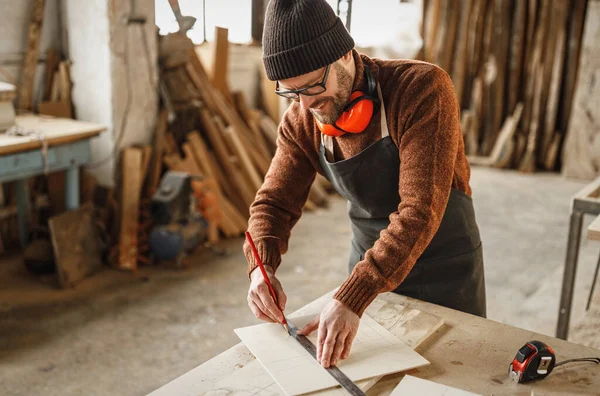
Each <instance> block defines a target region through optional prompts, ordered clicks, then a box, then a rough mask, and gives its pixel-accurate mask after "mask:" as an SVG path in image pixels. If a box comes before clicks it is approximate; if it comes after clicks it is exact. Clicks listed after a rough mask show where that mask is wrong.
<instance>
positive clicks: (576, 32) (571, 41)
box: [558, 0, 587, 135]
mask: <svg viewBox="0 0 600 396" xmlns="http://www.w3.org/2000/svg"><path fill="white" fill-rule="evenodd" d="M586 4H587V0H572V7H571V8H570V11H571V13H570V20H569V26H568V32H567V41H566V46H567V47H566V53H565V67H564V73H563V78H562V84H561V95H560V102H559V111H558V129H559V130H560V131H561V132H562V133H563V134H565V135H566V133H567V129H568V127H569V118H570V116H571V109H572V106H573V96H574V93H575V84H576V79H577V76H578V71H579V57H580V52H581V42H582V37H583V28H584V18H585V13H586V12H585V11H586Z"/></svg>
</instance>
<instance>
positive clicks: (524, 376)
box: [508, 341, 600, 384]
mask: <svg viewBox="0 0 600 396" xmlns="http://www.w3.org/2000/svg"><path fill="white" fill-rule="evenodd" d="M572 362H592V363H596V364H600V358H593V357H588V358H579V359H569V360H565V361H562V362H560V363H556V355H555V354H554V351H553V350H552V348H550V346H548V345H547V344H545V343H543V342H541V341H529V342H528V343H526V344H525V345H523V346H522V347H521V348H520V349H519V350H518V351H517V355H516V356H515V358H514V359H513V361H512V363H511V364H510V366H509V367H508V376H509V377H510V378H511V379H512V380H513V381H515V382H518V383H520V384H522V383H525V382H529V381H534V380H538V379H543V378H546V377H547V376H548V375H549V374H550V373H551V372H552V370H554V368H556V367H558V366H562V365H563V364H567V363H572Z"/></svg>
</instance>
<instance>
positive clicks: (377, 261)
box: [244, 0, 486, 367]
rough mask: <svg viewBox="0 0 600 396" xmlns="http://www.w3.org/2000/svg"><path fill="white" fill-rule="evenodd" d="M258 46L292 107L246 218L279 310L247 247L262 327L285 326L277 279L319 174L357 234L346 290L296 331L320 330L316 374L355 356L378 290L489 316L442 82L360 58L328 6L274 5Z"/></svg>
mask: <svg viewBox="0 0 600 396" xmlns="http://www.w3.org/2000/svg"><path fill="white" fill-rule="evenodd" d="M263 37H264V38H263V51H264V54H263V61H264V66H265V69H266V73H267V76H268V78H269V79H270V80H273V81H277V93H278V94H280V95H282V96H285V97H288V98H292V99H294V101H295V103H292V104H291V106H290V107H289V109H288V110H287V111H286V113H285V115H284V117H283V119H282V121H281V124H280V125H279V130H278V141H277V152H276V154H275V156H274V158H273V161H272V163H271V167H270V169H269V172H268V173H267V175H266V177H265V181H264V184H263V185H262V187H261V188H260V190H259V191H258V193H257V195H256V200H255V201H254V203H253V204H252V206H251V208H250V214H251V216H250V221H249V226H248V227H249V228H248V230H249V232H250V234H251V235H252V237H253V240H254V242H255V245H256V247H257V250H258V252H259V254H260V257H261V259H262V261H263V262H264V263H265V264H266V268H267V272H268V274H269V277H270V279H271V282H272V283H273V286H274V289H275V290H276V294H277V300H278V305H277V304H276V303H275V302H274V301H273V299H272V298H271V297H270V295H269V291H268V288H267V286H266V284H265V281H264V279H263V276H262V274H261V272H260V271H254V269H255V268H256V266H257V263H256V262H255V259H254V257H253V255H252V252H251V249H250V248H249V246H248V244H245V245H244V252H245V255H246V258H247V260H248V264H249V265H248V273H249V277H250V279H251V284H250V288H249V292H248V304H249V306H250V309H251V310H252V311H253V312H254V314H255V315H256V317H257V318H260V319H263V320H266V321H271V322H282V320H283V316H282V311H283V310H284V309H285V302H286V296H285V293H284V292H283V289H282V287H281V284H280V282H279V281H278V280H277V277H276V275H275V271H276V270H277V267H278V266H279V264H280V263H281V255H282V254H284V253H285V252H286V250H287V246H288V239H289V236H290V231H291V229H292V227H293V226H294V225H295V224H296V222H297V221H298V219H299V218H300V215H301V210H302V207H303V205H304V203H305V201H306V199H307V197H308V193H309V189H310V186H311V184H312V182H313V180H314V178H315V175H316V172H319V173H320V174H322V175H324V176H325V177H326V178H327V179H328V180H329V181H330V182H331V183H332V184H333V186H334V187H335V188H336V190H337V191H338V192H339V193H340V194H341V195H342V196H343V197H344V198H346V199H347V200H348V202H349V205H348V208H349V209H348V213H349V216H350V220H351V226H352V233H353V238H352V243H351V254H350V263H349V270H350V275H349V277H348V278H347V279H346V280H345V282H343V283H342V285H341V286H340V288H339V289H338V291H337V292H336V293H335V295H334V298H333V300H332V301H331V303H330V304H329V305H328V306H327V307H326V308H325V309H324V310H323V311H322V312H321V313H320V315H318V316H317V317H316V318H315V320H313V321H312V322H311V323H309V324H308V325H307V326H306V327H305V328H303V329H302V333H304V334H309V333H311V332H312V331H314V330H317V331H318V337H317V338H318V342H317V350H318V352H317V354H318V359H319V361H320V363H321V364H322V366H324V367H328V366H329V365H335V364H336V363H337V361H338V360H339V359H340V358H342V359H344V358H346V357H347V356H348V355H349V353H350V349H351V345H352V342H353V340H354V337H355V335H356V333H357V330H358V326H359V322H360V319H359V318H360V316H361V315H362V314H363V312H364V310H365V309H366V308H367V306H368V305H369V304H370V303H371V302H372V301H373V300H374V299H375V297H376V296H377V295H378V294H379V293H382V292H385V291H394V292H397V293H400V294H403V295H407V296H411V297H414V298H417V299H421V300H425V301H430V302H433V303H435V304H440V305H444V306H447V307H450V308H454V309H458V310H461V311H464V312H468V313H471V314H475V315H479V316H484V317H485V315H486V306H485V286H484V273H483V257H482V250H481V241H480V239H479V231H478V227H477V223H476V221H475V215H474V211H473V204H472V200H471V197H470V195H471V188H470V186H469V177H470V168H469V164H468V162H467V159H466V157H465V154H464V146H463V140H462V134H461V130H460V117H459V112H460V109H459V106H458V103H457V100H456V97H455V92H454V87H453V85H452V81H451V80H450V78H449V77H448V75H447V74H446V73H445V72H444V71H443V70H441V69H440V68H438V67H437V66H434V65H431V64H428V63H425V62H419V61H413V60H393V61H387V60H379V59H370V58H369V57H367V56H364V55H360V54H358V52H357V51H356V50H355V49H354V41H353V39H352V38H351V37H350V35H349V33H348V32H347V30H346V29H345V28H344V26H343V24H342V23H341V21H340V19H339V18H337V17H336V16H335V14H334V12H333V10H332V9H331V7H329V5H328V4H327V3H326V1H325V0H271V2H270V3H269V4H268V6H267V11H266V15H265V24H264V33H263ZM357 91H360V92H362V93H363V94H364V96H363V97H361V98H359V99H356V98H355V96H356V95H361V94H357V93H355V92H357ZM352 93H355V94H354V95H353V96H352V99H351V94H352ZM348 107H351V109H348ZM365 120H366V122H365ZM365 125H366V126H365ZM363 127H364V128H363ZM363 129H364V130H363ZM315 265H318V264H317V263H315Z"/></svg>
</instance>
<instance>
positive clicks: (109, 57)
mask: <svg viewBox="0 0 600 396" xmlns="http://www.w3.org/2000/svg"><path fill="white" fill-rule="evenodd" d="M63 2H64V5H65V7H64V9H63V15H65V26H66V28H67V31H68V34H67V36H68V38H67V42H68V45H67V47H68V53H69V56H70V58H71V60H72V62H73V66H72V80H73V103H74V105H75V112H76V114H77V118H78V119H81V120H85V121H91V122H98V123H101V124H104V125H106V126H107V127H108V128H109V129H108V132H107V133H104V134H102V135H101V136H100V137H98V138H96V139H94V140H93V141H92V164H91V165H90V166H88V167H87V170H88V171H89V172H90V173H92V174H93V175H94V176H95V177H96V178H97V179H98V182H99V183H100V184H102V185H105V186H109V187H112V186H114V184H115V178H114V176H115V169H116V168H115V167H116V166H118V163H119V156H118V154H119V152H120V149H121V148H123V147H127V146H131V145H133V144H149V143H151V140H152V136H153V133H154V128H155V123H156V114H157V107H158V92H157V81H158V70H157V62H156V59H157V47H156V27H155V25H154V1H153V0H136V1H135V5H136V10H135V15H136V16H141V17H145V18H146V20H147V23H146V24H145V25H139V24H129V23H128V18H129V17H130V16H133V15H132V10H131V9H130V8H129V7H130V4H131V3H130V2H129V1H112V0H86V1H81V0H63ZM144 38H145V41H144ZM115 143H117V147H116V148H115Z"/></svg>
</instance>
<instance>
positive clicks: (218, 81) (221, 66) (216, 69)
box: [212, 26, 230, 97]
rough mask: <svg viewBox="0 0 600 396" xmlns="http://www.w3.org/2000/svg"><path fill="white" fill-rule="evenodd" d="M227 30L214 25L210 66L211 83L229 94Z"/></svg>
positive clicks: (226, 94) (225, 93)
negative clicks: (212, 52)
mask: <svg viewBox="0 0 600 396" xmlns="http://www.w3.org/2000/svg"><path fill="white" fill-rule="evenodd" d="M227 36H228V30H227V29H225V28H222V27H219V26H215V42H214V51H215V53H214V55H213V62H214V63H213V68H212V83H213V85H214V86H215V88H217V89H218V90H219V91H221V93H223V95H225V96H226V97H229V96H230V92H229V86H228V84H227V75H228V73H227V69H228V53H229V41H228V39H227Z"/></svg>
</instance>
